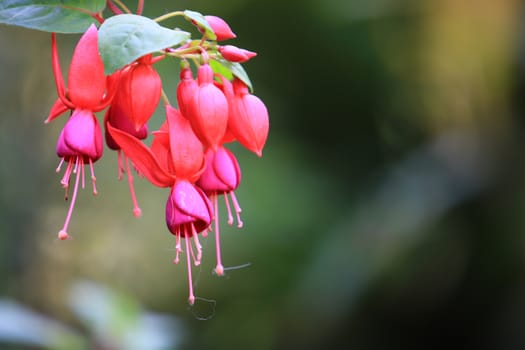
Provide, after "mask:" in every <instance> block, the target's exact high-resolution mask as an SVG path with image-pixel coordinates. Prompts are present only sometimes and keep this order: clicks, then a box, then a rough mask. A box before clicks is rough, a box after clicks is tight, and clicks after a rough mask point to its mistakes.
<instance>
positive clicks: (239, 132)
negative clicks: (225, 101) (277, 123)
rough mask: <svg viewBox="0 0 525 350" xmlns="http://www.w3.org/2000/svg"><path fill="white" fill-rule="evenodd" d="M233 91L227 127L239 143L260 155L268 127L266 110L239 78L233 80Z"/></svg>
mask: <svg viewBox="0 0 525 350" xmlns="http://www.w3.org/2000/svg"><path fill="white" fill-rule="evenodd" d="M233 91H234V95H233V98H232V99H231V100H230V101H229V102H230V109H231V110H230V117H229V119H228V129H229V130H230V131H231V133H232V134H233V135H234V136H235V138H236V139H237V140H238V141H239V142H240V143H241V145H243V146H244V147H246V148H247V149H248V150H250V151H252V152H254V153H255V154H257V155H258V156H259V157H261V156H262V150H263V148H264V144H265V143H266V139H267V137H268V129H269V127H270V125H269V118H268V110H267V109H266V106H265V105H264V103H263V102H262V101H261V100H260V99H259V98H258V97H257V96H254V95H252V94H250V93H249V91H248V87H247V86H246V84H245V83H243V82H242V81H241V80H240V79H237V78H235V79H234V80H233Z"/></svg>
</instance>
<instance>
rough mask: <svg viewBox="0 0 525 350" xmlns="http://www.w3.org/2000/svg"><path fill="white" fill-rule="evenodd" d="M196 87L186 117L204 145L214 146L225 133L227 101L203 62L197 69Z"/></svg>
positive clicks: (210, 70) (209, 69)
mask: <svg viewBox="0 0 525 350" xmlns="http://www.w3.org/2000/svg"><path fill="white" fill-rule="evenodd" d="M198 83H199V85H198V87H197V88H196V89H195V91H194V93H193V98H192V99H191V102H190V104H189V109H188V115H187V118H188V119H189V120H190V123H191V126H192V128H193V131H194V132H195V134H196V135H197V137H198V138H199V139H200V140H201V142H202V143H203V144H204V146H205V147H216V146H217V145H219V144H220V142H221V140H222V139H223V137H224V134H225V133H226V127H227V125H228V113H229V110H228V108H229V107H228V101H227V100H226V97H225V96H224V93H223V92H222V91H221V90H220V89H219V88H217V86H215V85H214V83H213V70H212V69H211V67H210V66H209V65H208V64H203V65H201V66H200V67H199V71H198Z"/></svg>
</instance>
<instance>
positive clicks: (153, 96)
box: [115, 54, 162, 132]
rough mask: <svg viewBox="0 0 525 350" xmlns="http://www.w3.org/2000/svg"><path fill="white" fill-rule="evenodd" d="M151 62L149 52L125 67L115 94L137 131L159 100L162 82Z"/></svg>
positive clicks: (146, 120) (155, 107)
mask: <svg viewBox="0 0 525 350" xmlns="http://www.w3.org/2000/svg"><path fill="white" fill-rule="evenodd" d="M152 64H153V62H152V55H151V54H149V55H146V56H143V57H141V58H140V59H138V60H137V61H136V62H134V63H133V64H131V65H130V66H128V67H126V68H125V69H124V70H123V71H122V74H121V77H120V84H119V88H118V92H117V96H115V98H116V99H117V100H118V104H119V105H120V107H121V108H122V109H123V112H124V114H125V115H126V116H127V117H128V118H129V120H130V122H131V124H132V125H133V127H134V128H135V131H137V132H138V131H140V129H141V128H142V127H143V126H144V125H145V124H146V123H147V122H148V120H149V118H150V117H151V116H152V115H153V113H154V112H155V109H157V105H158V104H159V101H160V95H161V90H162V82H161V79H160V76H159V74H158V73H157V71H156V70H155V69H154V68H153V67H152Z"/></svg>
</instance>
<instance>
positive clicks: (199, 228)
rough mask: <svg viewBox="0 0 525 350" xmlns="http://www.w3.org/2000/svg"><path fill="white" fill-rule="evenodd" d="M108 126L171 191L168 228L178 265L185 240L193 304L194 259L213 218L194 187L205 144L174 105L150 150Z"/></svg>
mask: <svg viewBox="0 0 525 350" xmlns="http://www.w3.org/2000/svg"><path fill="white" fill-rule="evenodd" d="M107 127H108V130H109V133H110V134H111V136H112V137H113V139H114V140H115V142H116V143H117V144H118V145H119V146H120V147H121V149H122V150H123V151H124V153H125V154H126V155H127V156H128V157H129V158H130V159H131V160H132V161H133V163H134V164H135V166H136V167H137V168H138V169H139V171H140V172H141V173H142V174H144V176H145V177H146V178H147V179H148V180H149V181H150V182H151V183H152V184H154V185H156V186H159V187H170V188H171V191H170V194H169V196H168V200H167V202H166V225H167V227H168V229H169V230H170V232H171V233H172V234H173V235H175V239H176V256H175V259H174V262H175V263H178V262H179V253H180V252H181V251H182V247H181V238H185V244H186V256H187V267H188V285H189V297H188V301H189V303H190V304H193V303H194V302H195V295H194V293H193V283H192V273H191V258H193V261H194V264H195V265H199V264H200V261H201V258H202V247H201V244H200V242H199V238H198V234H199V233H201V232H203V231H204V230H206V229H207V228H208V226H209V225H210V223H211V220H212V218H213V211H212V205H211V203H210V201H209V199H208V198H207V196H206V194H205V193H204V192H203V191H202V190H201V189H200V188H199V187H197V186H195V184H194V183H195V181H197V180H198V178H199V177H200V175H201V174H202V172H203V170H204V164H205V160H204V154H203V149H202V144H201V142H200V141H199V139H198V138H197V137H196V136H195V134H194V133H193V130H192V128H191V125H190V123H189V121H188V120H187V119H186V118H184V117H183V116H182V115H181V113H180V112H179V111H178V110H176V109H175V108H173V107H171V106H166V123H165V124H163V125H162V127H161V128H160V130H159V131H156V132H154V133H153V135H154V139H153V142H152V144H151V148H148V147H147V146H146V145H144V144H143V143H142V142H140V140H138V139H137V138H136V137H134V136H132V135H130V134H128V133H126V132H124V131H122V130H119V129H116V128H114V127H112V126H111V125H110V124H108V125H107ZM191 240H193V245H194V246H195V249H196V250H197V252H196V253H195V252H194V249H193V245H192V244H191V243H190V241H191Z"/></svg>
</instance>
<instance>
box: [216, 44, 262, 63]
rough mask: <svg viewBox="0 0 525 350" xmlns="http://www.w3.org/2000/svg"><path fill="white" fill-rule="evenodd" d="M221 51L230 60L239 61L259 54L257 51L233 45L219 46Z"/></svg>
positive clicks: (244, 60)
mask: <svg viewBox="0 0 525 350" xmlns="http://www.w3.org/2000/svg"><path fill="white" fill-rule="evenodd" d="M219 52H220V53H221V55H222V57H224V58H225V59H227V60H228V61H230V62H239V63H242V62H246V61H248V60H250V59H251V58H253V57H255V56H257V53H256V52H252V51H248V50H245V49H241V48H238V47H237V46H233V45H225V46H219Z"/></svg>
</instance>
